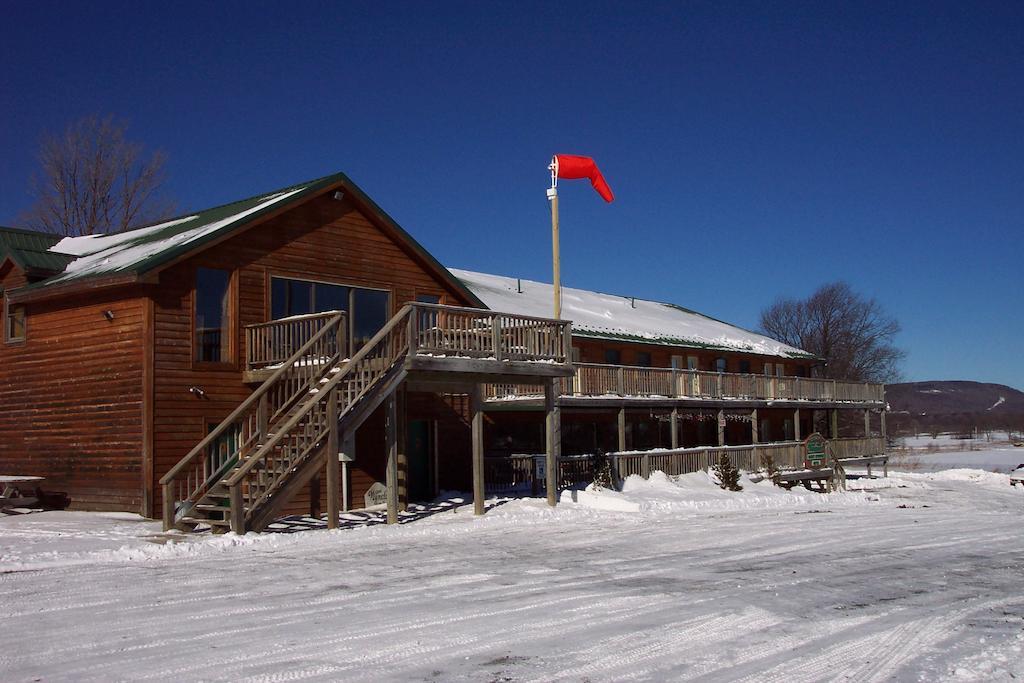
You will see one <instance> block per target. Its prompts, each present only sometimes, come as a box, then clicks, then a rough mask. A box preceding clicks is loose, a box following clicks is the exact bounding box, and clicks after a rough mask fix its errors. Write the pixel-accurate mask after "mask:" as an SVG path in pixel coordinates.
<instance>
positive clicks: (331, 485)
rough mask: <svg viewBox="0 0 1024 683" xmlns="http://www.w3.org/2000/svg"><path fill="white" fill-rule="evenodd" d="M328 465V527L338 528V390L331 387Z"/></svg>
mask: <svg viewBox="0 0 1024 683" xmlns="http://www.w3.org/2000/svg"><path fill="white" fill-rule="evenodd" d="M327 425H328V429H330V431H329V432H327V466H326V467H325V468H324V469H325V476H326V477H327V528H328V529H337V528H338V512H339V504H338V484H339V482H338V457H339V456H340V455H341V454H340V449H339V447H338V444H339V440H338V391H337V390H336V389H331V395H330V396H329V397H328V398H327Z"/></svg>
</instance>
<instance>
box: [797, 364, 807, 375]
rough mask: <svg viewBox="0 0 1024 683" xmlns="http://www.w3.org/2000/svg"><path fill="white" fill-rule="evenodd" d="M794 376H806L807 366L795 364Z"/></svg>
mask: <svg viewBox="0 0 1024 683" xmlns="http://www.w3.org/2000/svg"><path fill="white" fill-rule="evenodd" d="M796 376H797V377H806V376H807V367H806V366H803V365H798V366H796Z"/></svg>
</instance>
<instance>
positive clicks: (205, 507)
mask: <svg viewBox="0 0 1024 683" xmlns="http://www.w3.org/2000/svg"><path fill="white" fill-rule="evenodd" d="M193 509H195V510H202V511H203V512H231V508H229V507H224V506H223V505H210V504H207V503H199V504H198V505H196V506H195V507H194V508H193Z"/></svg>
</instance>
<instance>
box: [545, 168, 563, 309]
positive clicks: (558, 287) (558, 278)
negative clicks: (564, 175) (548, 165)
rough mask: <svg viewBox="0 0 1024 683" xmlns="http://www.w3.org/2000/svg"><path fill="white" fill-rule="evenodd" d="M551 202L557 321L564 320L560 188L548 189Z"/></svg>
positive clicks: (552, 262)
mask: <svg viewBox="0 0 1024 683" xmlns="http://www.w3.org/2000/svg"><path fill="white" fill-rule="evenodd" d="M548 200H549V201H550V202H551V265H552V269H553V271H554V273H553V278H554V290H555V319H556V320H561V318H562V260H561V255H560V254H559V245H558V188H555V187H552V188H548Z"/></svg>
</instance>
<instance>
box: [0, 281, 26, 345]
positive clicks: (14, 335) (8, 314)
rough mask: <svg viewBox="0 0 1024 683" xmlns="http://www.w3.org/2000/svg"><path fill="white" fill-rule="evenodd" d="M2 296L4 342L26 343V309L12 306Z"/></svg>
mask: <svg viewBox="0 0 1024 683" xmlns="http://www.w3.org/2000/svg"><path fill="white" fill-rule="evenodd" d="M0 296H3V299H4V340H5V341H8V342H19V341H25V307H24V306H14V305H11V304H10V303H9V302H8V301H7V296H6V295H5V294H3V293H2V292H0Z"/></svg>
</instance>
